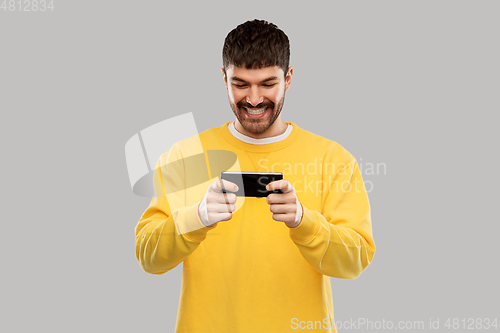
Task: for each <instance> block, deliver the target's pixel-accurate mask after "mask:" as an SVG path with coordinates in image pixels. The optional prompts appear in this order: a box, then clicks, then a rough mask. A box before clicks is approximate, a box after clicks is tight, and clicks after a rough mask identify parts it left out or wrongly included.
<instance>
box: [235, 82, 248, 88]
mask: <svg viewBox="0 0 500 333" xmlns="http://www.w3.org/2000/svg"><path fill="white" fill-rule="evenodd" d="M233 86H235V87H236V88H244V87H246V84H234V83H233Z"/></svg>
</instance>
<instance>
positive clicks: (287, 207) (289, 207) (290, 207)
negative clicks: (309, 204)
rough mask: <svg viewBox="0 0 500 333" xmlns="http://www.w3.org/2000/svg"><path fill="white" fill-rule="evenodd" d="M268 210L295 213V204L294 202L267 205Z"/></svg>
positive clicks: (279, 212) (278, 212)
mask: <svg viewBox="0 0 500 333" xmlns="http://www.w3.org/2000/svg"><path fill="white" fill-rule="evenodd" d="M269 210H270V211H271V212H272V213H275V214H288V213H290V214H295V213H296V212H297V205H295V204H273V205H271V206H269Z"/></svg>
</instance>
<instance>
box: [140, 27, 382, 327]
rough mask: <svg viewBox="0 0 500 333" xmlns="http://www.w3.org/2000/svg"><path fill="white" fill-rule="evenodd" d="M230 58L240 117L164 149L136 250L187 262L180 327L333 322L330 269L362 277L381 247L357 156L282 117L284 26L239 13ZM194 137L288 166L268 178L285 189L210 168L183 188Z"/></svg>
mask: <svg viewBox="0 0 500 333" xmlns="http://www.w3.org/2000/svg"><path fill="white" fill-rule="evenodd" d="M222 58H223V68H222V75H223V79H224V83H225V86H226V89H227V93H228V97H229V104H230V106H231V109H232V111H233V113H234V115H235V117H236V119H235V120H234V122H226V123H225V124H224V125H222V126H220V127H218V128H212V129H209V130H207V131H204V132H202V133H200V134H199V135H198V136H196V138H190V139H187V140H183V141H180V142H178V143H177V144H175V145H174V146H173V147H172V148H171V149H170V150H169V151H168V152H167V153H165V154H163V155H162V156H161V157H160V159H159V161H158V163H157V166H156V172H155V176H154V186H155V192H156V193H157V195H156V196H155V197H154V198H153V199H152V201H151V203H150V205H149V207H148V208H147V209H146V211H145V212H144V214H143V215H142V216H141V218H140V221H139V223H138V224H137V227H136V230H135V232H136V256H137V259H138V261H139V263H140V265H141V267H142V268H143V269H144V270H145V271H146V272H148V273H151V274H158V275H161V274H164V273H166V272H168V271H169V270H171V269H173V268H174V267H176V266H177V265H178V264H180V263H181V262H183V264H184V265H183V278H182V289H181V299H180V303H179V311H178V315H177V325H176V332H217V333H219V332H223V333H224V332H252V333H253V332H273V333H274V332H295V331H296V330H297V329H308V330H309V329H312V330H314V331H317V332H336V329H335V327H334V317H333V301H332V291H331V286H330V277H335V278H343V279H354V278H357V277H358V276H359V275H360V274H361V273H362V272H363V270H364V269H365V268H366V267H367V266H368V265H369V264H370V262H371V261H372V258H373V256H374V253H375V244H374V241H373V237H372V226H371V217H370V205H369V201H368V196H367V193H366V189H365V186H364V183H363V180H362V176H361V172H360V170H359V167H358V164H357V162H356V159H355V158H354V157H353V156H352V155H351V154H350V153H349V152H348V151H347V150H346V149H344V148H343V147H342V146H341V145H339V144H338V143H336V142H335V141H332V140H329V139H326V138H323V137H321V136H318V135H315V134H313V133H311V132H309V131H306V130H304V129H302V128H300V127H299V126H298V125H296V124H294V123H292V122H285V121H283V120H282V119H281V111H282V109H283V106H284V101H285V93H286V92H287V91H288V89H289V88H290V84H291V81H292V75H293V69H292V68H291V67H290V66H289V58H290V46H289V41H288V37H287V36H286V35H285V33H284V32H283V31H281V30H280V29H278V27H277V26H275V25H274V24H272V23H268V22H266V21H260V20H253V21H248V22H245V23H243V24H241V25H239V26H238V27H236V28H235V29H234V30H233V31H231V32H230V33H229V34H228V36H227V37H226V39H225V42H224V47H223V54H222ZM311 112H313V111H311ZM317 116H318V117H319V115H317ZM197 140H199V142H201V144H202V146H203V150H204V152H205V154H207V156H208V154H209V152H210V151H213V150H225V151H230V152H232V153H234V154H235V155H236V156H237V162H236V163H235V164H234V165H233V167H232V169H231V170H236V171H238V169H240V170H241V171H245V172H281V173H282V174H283V176H284V179H282V180H278V181H275V182H271V183H269V184H268V185H267V190H269V191H274V190H281V191H282V193H273V194H269V195H268V196H267V198H266V199H263V198H255V197H246V198H241V197H236V195H235V194H234V193H224V192H223V190H226V191H229V192H236V191H237V190H238V186H237V185H236V184H234V183H231V182H228V181H225V180H220V179H215V180H214V179H213V178H212V180H210V181H209V182H207V183H205V184H200V185H197V186H193V187H191V188H184V187H185V184H187V183H188V182H187V181H186V179H187V177H188V172H187V170H189V169H192V168H193V166H190V165H188V164H187V162H186V164H183V163H180V164H179V163H178V162H179V161H184V158H185V157H187V156H190V155H192V154H193V153H192V150H193V146H195V144H194V143H195V142H197ZM187 160H188V159H187V158H186V159H185V161H187ZM207 160H208V158H207ZM174 161H175V162H176V163H173V162H174ZM236 166H237V167H236ZM196 168H198V169H196ZM202 168H203V167H202V166H195V169H196V170H198V171H199V172H203V170H202ZM210 168H214V165H213V164H211V165H210ZM208 173H209V174H210V170H209V171H208ZM216 176H217V175H212V177H216ZM178 189H181V190H178ZM173 192H175V193H177V194H178V195H176V196H175V197H172V196H171V195H170V196H169V195H167V194H166V193H173ZM220 222H221V223H220ZM186 225H189V226H190V228H189V229H186V228H184V226H186Z"/></svg>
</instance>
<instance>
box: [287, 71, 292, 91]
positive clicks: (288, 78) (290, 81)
mask: <svg viewBox="0 0 500 333" xmlns="http://www.w3.org/2000/svg"><path fill="white" fill-rule="evenodd" d="M292 75H293V68H292V67H288V72H287V73H286V78H285V91H288V88H290V83H292Z"/></svg>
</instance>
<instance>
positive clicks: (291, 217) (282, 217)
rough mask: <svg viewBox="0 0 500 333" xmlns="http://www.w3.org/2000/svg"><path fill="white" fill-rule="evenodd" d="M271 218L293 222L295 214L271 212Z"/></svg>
mask: <svg viewBox="0 0 500 333" xmlns="http://www.w3.org/2000/svg"><path fill="white" fill-rule="evenodd" d="M273 220H275V221H278V222H286V223H293V222H295V214H273Z"/></svg>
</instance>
